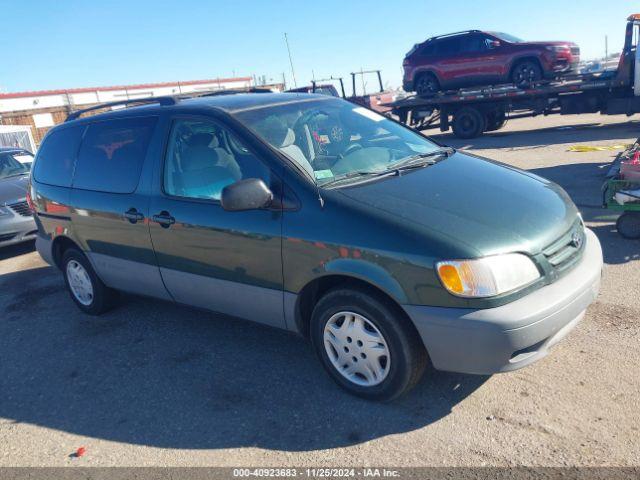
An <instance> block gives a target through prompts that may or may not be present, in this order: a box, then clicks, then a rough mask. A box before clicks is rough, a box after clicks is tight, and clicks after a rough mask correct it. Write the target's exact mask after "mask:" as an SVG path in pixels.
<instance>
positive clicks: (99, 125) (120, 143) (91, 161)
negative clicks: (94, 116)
mask: <svg viewBox="0 0 640 480" xmlns="http://www.w3.org/2000/svg"><path fill="white" fill-rule="evenodd" d="M156 123H157V118H156V117H137V118H124V119H117V120H105V121H101V122H96V123H92V124H90V125H89V126H88V127H87V131H86V132H85V135H84V140H83V141H82V146H81V147H80V152H79V153H78V161H77V164H76V169H75V174H74V177H73V188H79V189H82V190H94V191H98V192H108V193H132V192H133V191H135V189H136V187H137V186H138V182H139V180H140V172H141V170H142V164H143V162H144V158H145V156H146V154H147V148H148V146H149V141H150V140H151V135H152V133H153V129H154V127H155V125H156Z"/></svg>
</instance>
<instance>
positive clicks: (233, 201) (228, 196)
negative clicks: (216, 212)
mask: <svg viewBox="0 0 640 480" xmlns="http://www.w3.org/2000/svg"><path fill="white" fill-rule="evenodd" d="M271 202H273V193H271V190H269V187H267V186H266V185H265V184H264V182H263V181H262V180H260V179H259V178H247V179H245V180H238V181H237V182H235V183H232V184H231V185H227V186H226V187H224V188H223V189H222V196H221V198H220V203H222V208H224V209H225V210H228V211H230V212H239V211H243V210H258V209H260V208H266V207H268V206H269V205H271Z"/></svg>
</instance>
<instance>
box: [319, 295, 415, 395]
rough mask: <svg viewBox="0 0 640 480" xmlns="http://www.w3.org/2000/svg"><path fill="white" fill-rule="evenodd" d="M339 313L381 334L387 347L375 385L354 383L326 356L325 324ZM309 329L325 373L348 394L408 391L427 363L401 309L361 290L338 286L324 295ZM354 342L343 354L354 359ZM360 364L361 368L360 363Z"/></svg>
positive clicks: (394, 393) (391, 393) (392, 393)
mask: <svg viewBox="0 0 640 480" xmlns="http://www.w3.org/2000/svg"><path fill="white" fill-rule="evenodd" d="M340 312H352V313H354V314H356V315H360V316H362V317H364V318H365V319H366V320H367V321H368V322H370V323H371V324H373V326H374V327H375V328H377V329H378V331H379V333H380V334H381V335H382V337H383V339H384V342H385V343H386V346H387V347H388V353H389V355H388V358H387V359H386V360H387V361H388V362H389V363H388V364H387V365H388V370H387V373H386V377H383V378H384V379H383V380H382V381H380V383H378V384H377V385H372V386H364V385H359V384H357V383H354V382H353V381H351V380H349V379H348V378H346V377H345V376H343V374H342V373H340V372H339V371H338V368H337V367H336V366H334V365H333V363H332V360H331V359H330V358H329V354H328V353H327V349H326V348H325V340H324V332H325V326H326V325H327V323H328V322H329V321H330V320H331V319H332V317H334V316H335V315H337V314H339V313H340ZM345 321H346V320H345ZM310 332H311V341H312V343H313V346H314V349H315V351H316V354H317V355H318V357H319V358H320V361H321V362H322V365H323V366H324V368H325V370H327V372H328V373H329V375H331V377H332V378H333V379H334V380H335V381H336V383H338V385H340V386H341V387H342V388H344V389H345V390H346V391H348V392H349V393H351V394H353V395H356V396H359V397H362V398H365V399H368V400H377V401H391V400H393V399H395V398H398V397H399V396H401V395H402V394H404V393H406V392H408V391H409V390H410V389H411V388H413V387H414V386H415V385H416V383H418V381H419V380H420V378H421V376H422V374H423V372H424V369H425V366H426V364H427V352H426V350H425V348H424V345H423V344H422V341H421V339H420V338H419V336H418V333H417V332H416V331H415V329H414V328H413V325H411V323H410V320H409V319H407V318H406V317H405V316H404V314H403V313H402V312H400V311H398V310H397V309H396V308H394V307H393V306H390V305H388V304H387V302H385V301H382V300H381V299H379V298H377V296H376V295H375V294H373V293H371V292H368V291H366V290H364V289H362V290H361V289H351V288H340V289H336V290H332V291H330V292H328V293H327V294H325V295H324V296H323V297H322V298H321V299H320V300H319V301H318V303H317V304H316V306H315V308H314V309H313V314H312V317H311V329H310ZM347 338H349V337H347ZM357 343H358V345H356V341H355V340H354V342H353V344H352V348H353V349H354V350H352V351H351V352H350V353H345V357H350V358H354V359H355V358H356V356H355V355H358V351H356V350H355V349H359V348H360V346H362V343H361V342H357ZM362 348H366V347H362ZM360 352H362V350H361V351H360ZM359 354H360V355H362V353H359ZM351 355H354V356H353V357H351ZM362 358H366V357H362ZM349 361H350V360H349ZM364 361H365V360H363V362H364ZM369 361H371V360H369ZM379 361H383V360H379ZM354 362H355V360H354ZM385 363H386V362H385ZM362 366H363V367H364V364H362ZM363 378H364V377H363Z"/></svg>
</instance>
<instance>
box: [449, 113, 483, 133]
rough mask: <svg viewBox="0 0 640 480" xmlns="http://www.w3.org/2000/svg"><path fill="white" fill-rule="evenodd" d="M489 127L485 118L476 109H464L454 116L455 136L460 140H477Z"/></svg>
mask: <svg viewBox="0 0 640 480" xmlns="http://www.w3.org/2000/svg"><path fill="white" fill-rule="evenodd" d="M486 127H487V124H486V118H485V116H484V115H483V114H482V113H481V112H480V111H479V110H478V109H476V108H473V107H463V108H461V109H460V110H458V111H457V112H455V113H454V114H453V124H452V128H453V134H454V135H455V136H456V137H458V138H476V137H479V136H480V135H482V133H483V132H484V131H485V129H486Z"/></svg>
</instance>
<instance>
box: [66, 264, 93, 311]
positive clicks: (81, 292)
mask: <svg viewBox="0 0 640 480" xmlns="http://www.w3.org/2000/svg"><path fill="white" fill-rule="evenodd" d="M67 280H68V281H69V288H70V289H71V293H72V294H73V296H74V297H76V300H78V301H79V302H80V303H81V304H82V305H85V306H89V305H91V302H93V284H92V283H91V277H89V274H88V273H87V270H86V269H85V268H84V267H83V266H82V265H81V264H80V262H77V261H76V260H71V261H69V263H67Z"/></svg>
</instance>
